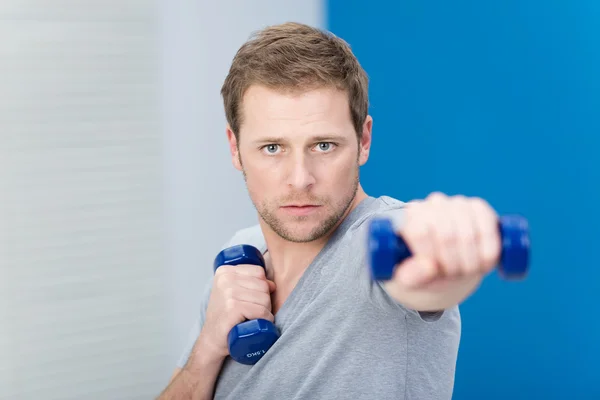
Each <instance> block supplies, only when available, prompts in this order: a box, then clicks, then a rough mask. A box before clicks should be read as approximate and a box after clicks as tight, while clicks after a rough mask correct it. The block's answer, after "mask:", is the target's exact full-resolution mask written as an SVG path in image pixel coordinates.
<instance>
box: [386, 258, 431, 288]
mask: <svg viewBox="0 0 600 400" xmlns="http://www.w3.org/2000/svg"><path fill="white" fill-rule="evenodd" d="M439 276H440V271H439V268H438V265H437V264H436V263H435V261H434V259H433V258H432V257H427V256H419V255H417V256H414V257H411V258H409V259H408V260H406V261H404V262H403V263H402V264H400V265H399V266H398V268H396V270H395V271H394V277H393V279H394V280H398V281H399V282H400V284H401V285H402V286H406V287H416V286H420V285H424V284H426V283H428V282H430V281H432V280H434V279H436V278H437V277H439Z"/></svg>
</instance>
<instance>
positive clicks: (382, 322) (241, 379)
mask: <svg viewBox="0 0 600 400" xmlns="http://www.w3.org/2000/svg"><path fill="white" fill-rule="evenodd" d="M403 205H404V203H402V202H400V201H398V200H395V199H393V198H390V197H387V196H383V197H379V198H373V197H368V198H367V199H365V200H363V201H362V202H361V203H360V204H359V205H358V206H357V207H356V208H355V209H354V210H353V211H352V212H351V213H350V214H349V215H348V217H347V218H346V219H345V220H344V221H343V222H342V224H341V225H340V226H339V228H338V229H337V230H336V232H335V233H334V234H333V236H332V237H331V239H330V240H329V242H328V243H327V245H326V246H325V247H324V248H323V249H322V251H321V252H320V253H319V254H318V255H317V257H316V258H315V259H314V261H313V262H312V263H311V265H310V266H309V267H308V268H307V270H306V272H305V273H304V274H303V275H302V277H301V278H300V280H299V282H298V284H297V285H296V287H295V288H294V290H293V291H292V293H291V294H290V295H289V297H288V298H287V299H286V301H285V302H284V304H283V306H282V307H281V309H280V310H279V311H278V312H277V314H276V315H275V324H276V326H277V327H278V328H279V331H280V333H281V336H280V338H279V339H278V340H277V342H276V343H275V344H274V345H273V346H272V347H271V348H270V349H269V351H268V352H267V353H266V354H265V355H264V356H263V357H262V359H260V360H259V361H258V363H256V364H255V365H253V366H250V365H243V364H239V363H237V362H235V361H233V360H232V359H231V358H227V359H226V360H225V362H224V364H223V368H222V370H221V373H220V375H219V378H218V380H217V383H216V386H215V397H214V398H215V399H240V398H243V399H286V400H292V399H346V398H347V399H369V400H373V399H424V400H440V399H451V398H452V391H453V385H454V375H455V367H456V360H457V353H458V348H459V341H460V332H461V321H460V314H459V311H458V307H454V308H452V309H448V310H445V311H444V312H443V313H436V314H427V313H418V312H415V311H413V310H410V309H407V308H405V307H403V306H402V305H400V304H398V303H397V302H396V301H394V300H393V299H392V298H391V297H390V296H388V295H387V293H386V291H385V290H384V289H383V287H382V286H381V284H380V283H378V282H372V281H371V280H370V277H369V273H368V269H367V264H366V230H367V225H368V224H367V221H368V219H369V218H371V217H373V216H375V215H377V216H381V215H387V216H389V217H390V218H392V220H393V221H394V224H395V225H396V226H399V225H400V224H401V223H402V217H403ZM235 244H250V245H253V246H255V247H257V248H258V249H261V251H263V252H265V251H266V246H265V242H264V238H263V236H262V233H261V230H260V228H259V227H258V226H254V227H251V228H246V229H243V230H241V231H239V232H237V233H236V234H235V235H234V237H233V238H232V239H231V241H230V242H229V243H227V245H226V246H231V245H235ZM210 283H211V282H209V284H208V287H207V290H206V291H205V294H204V296H203V303H202V307H201V310H200V316H199V319H198V320H197V321H196V323H195V325H194V327H193V329H192V331H191V333H190V338H189V342H188V344H187V347H186V349H185V351H184V352H183V354H182V356H181V358H180V360H179V363H178V366H179V367H183V365H184V364H185V362H186V361H187V359H188V357H189V354H190V351H191V348H192V346H193V345H194V342H195V341H196V338H197V337H198V334H199V332H200V329H201V328H202V324H203V322H204V316H205V315H204V313H205V310H206V306H207V301H208V297H209V294H210Z"/></svg>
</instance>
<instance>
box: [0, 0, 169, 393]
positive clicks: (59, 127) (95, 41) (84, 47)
mask: <svg viewBox="0 0 600 400" xmlns="http://www.w3.org/2000/svg"><path fill="white" fill-rule="evenodd" d="M155 14H156V5H155V3H154V2H147V1H141V0H140V1H134V0H102V1H100V0H87V1H83V2H82V1H75V0H70V1H66V0H62V1H60V0H55V1H51V2H50V1H47V0H2V2H0V263H1V264H0V399H11V400H13V399H61V400H63V399H110V400H116V399H128V400H131V399H149V398H154V397H155V396H156V395H157V394H158V392H159V391H160V390H161V388H162V386H163V385H164V384H165V382H164V379H165V368H169V366H168V365H166V360H167V359H168V357H167V356H168V355H167V351H166V349H167V339H168V338H167V335H168V332H167V327H168V325H167V293H166V290H167V288H168V286H169V285H167V284H165V278H166V273H165V266H164V254H163V253H164V240H163V238H162V232H163V220H162V218H163V215H162V212H163V211H162V210H163V205H162V196H163V194H162V159H161V146H162V134H161V130H160V120H159V115H160V113H159V111H160V110H159V106H160V103H159V100H160V98H159V84H160V77H159V73H160V71H159V62H160V58H159V54H158V52H159V39H158V27H157V22H156V21H157V18H156V17H157V16H156V15H155Z"/></svg>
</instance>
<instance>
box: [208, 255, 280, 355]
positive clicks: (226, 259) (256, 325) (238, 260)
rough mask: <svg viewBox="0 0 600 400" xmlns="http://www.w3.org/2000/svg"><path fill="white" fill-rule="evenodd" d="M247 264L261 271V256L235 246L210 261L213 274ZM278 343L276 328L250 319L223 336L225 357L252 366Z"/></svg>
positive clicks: (260, 320)
mask: <svg viewBox="0 0 600 400" xmlns="http://www.w3.org/2000/svg"><path fill="white" fill-rule="evenodd" d="M240 264H250V265H258V266H260V267H262V268H265V260H264V258H263V256H262V254H261V252H260V251H259V250H258V249H257V248H256V247H253V246H249V245H239V246H233V247H229V248H227V249H224V250H222V251H221V252H220V253H219V254H218V255H217V257H216V258H215V261H214V270H215V271H216V270H217V269H218V268H219V267H220V266H222V265H240ZM277 339H279V331H278V330H277V327H276V326H275V325H274V324H273V323H272V322H271V321H269V320H266V319H260V318H259V319H253V320H249V321H244V322H242V323H239V324H237V325H236V326H234V327H233V328H232V329H231V331H229V335H228V336H227V343H228V346H229V355H230V356H231V358H233V359H234V360H235V361H237V362H239V363H241V364H246V365H253V364H256V363H257V362H258V360H260V359H261V358H262V356H263V355H265V353H266V352H267V350H269V349H270V348H271V346H272V345H273V344H274V343H275V342H276V341H277Z"/></svg>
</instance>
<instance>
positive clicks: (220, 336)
mask: <svg viewBox="0 0 600 400" xmlns="http://www.w3.org/2000/svg"><path fill="white" fill-rule="evenodd" d="M274 290H275V283H274V282H273V281H271V280H268V279H267V278H266V276H265V270H264V268H262V267H260V266H257V265H235V266H231V265H223V266H220V267H219V268H218V269H217V270H216V272H215V276H214V281H213V286H212V290H211V294H210V298H209V302H208V306H207V309H206V320H205V323H204V326H203V328H202V331H201V333H200V338H201V340H202V341H203V343H204V344H205V345H206V346H208V348H210V349H211V350H213V351H215V352H216V353H217V354H218V355H219V356H222V357H226V356H227V355H228V354H229V349H228V346H227V335H228V334H229V331H230V330H231V329H232V328H233V327H234V326H235V325H237V324H239V323H241V322H244V321H245V320H251V319H258V318H262V319H266V320H269V321H271V322H274V317H273V314H272V313H271V293H272V292H273V291H274Z"/></svg>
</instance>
